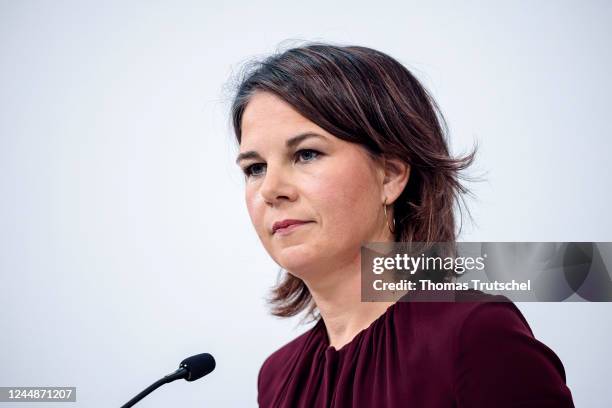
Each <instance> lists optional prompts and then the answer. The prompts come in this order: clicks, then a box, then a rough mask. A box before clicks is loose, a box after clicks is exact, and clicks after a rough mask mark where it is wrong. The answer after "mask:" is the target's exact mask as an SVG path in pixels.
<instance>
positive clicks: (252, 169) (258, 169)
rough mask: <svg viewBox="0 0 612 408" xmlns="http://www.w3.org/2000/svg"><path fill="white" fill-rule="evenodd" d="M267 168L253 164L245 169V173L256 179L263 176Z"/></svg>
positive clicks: (260, 164) (263, 165)
mask: <svg viewBox="0 0 612 408" xmlns="http://www.w3.org/2000/svg"><path fill="white" fill-rule="evenodd" d="M263 167H265V164H263V163H253V164H251V165H249V166H247V167H245V168H244V170H243V172H244V174H245V175H246V176H247V177H252V176H254V177H256V176H260V175H262V174H263V170H262V168H263Z"/></svg>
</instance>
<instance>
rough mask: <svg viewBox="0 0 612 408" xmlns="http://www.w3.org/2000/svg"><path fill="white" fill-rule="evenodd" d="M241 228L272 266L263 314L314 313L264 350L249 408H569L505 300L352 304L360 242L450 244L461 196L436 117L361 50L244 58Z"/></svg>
mask: <svg viewBox="0 0 612 408" xmlns="http://www.w3.org/2000/svg"><path fill="white" fill-rule="evenodd" d="M232 119H233V125H234V130H235V133H236V138H237V141H238V143H239V145H240V153H239V155H238V159H237V163H238V164H239V166H240V167H241V168H242V170H243V171H244V173H245V177H246V185H245V196H246V203H247V208H248V212H249V215H250V217H251V220H252V222H253V225H254V227H255V230H256V232H257V234H258V236H259V238H260V240H261V242H262V243H263V245H264V247H265V248H266V250H267V252H268V253H269V254H270V256H271V257H272V258H273V259H274V260H275V261H276V262H277V263H278V264H279V265H280V266H281V267H282V268H283V269H284V270H286V271H287V273H286V274H285V276H284V280H282V281H281V282H280V283H279V285H278V286H277V287H276V288H275V290H274V292H273V297H272V299H271V302H272V304H273V305H274V310H273V313H274V314H275V315H277V316H284V317H288V316H293V315H296V314H298V313H300V312H301V311H304V310H307V312H308V314H309V315H310V316H312V317H313V318H314V319H315V320H316V321H317V322H316V324H315V325H314V327H312V328H311V329H310V330H308V331H307V332H305V333H304V334H302V335H300V336H299V337H297V338H296V339H294V340H293V341H291V342H290V343H288V344H286V345H284V346H283V347H281V348H280V349H279V350H277V351H276V352H274V353H273V354H272V355H271V356H269V357H268V358H267V359H266V361H265V362H264V364H263V366H262V367H261V370H260V372H259V378H258V402H259V405H260V406H262V407H403V406H412V407H523V408H524V407H571V406H573V403H572V398H571V393H570V391H569V389H568V388H567V386H566V385H565V373H564V369H563V365H562V364H561V361H559V359H558V358H557V356H556V355H555V354H554V352H553V351H551V350H550V349H549V348H548V347H546V346H545V345H544V344H542V343H541V342H539V341H538V340H536V339H535V338H534V337H533V334H532V332H531V329H530V328H529V326H528V324H527V322H526V321H525V319H524V318H523V316H522V314H521V313H520V311H519V310H518V309H517V308H516V307H515V306H514V305H513V304H512V303H493V302H485V303H482V302H467V303H446V302H431V303H424V302H361V299H360V293H361V291H360V289H361V288H360V283H361V277H360V276H361V275H360V271H361V268H360V267H361V265H360V250H361V245H362V244H363V243H367V242H396V241H401V242H447V243H454V242H455V240H456V234H457V233H456V230H455V227H456V225H455V220H454V215H453V205H454V204H455V203H456V202H457V201H458V198H460V197H461V194H463V193H466V190H465V189H464V188H463V186H462V185H461V183H460V182H459V171H460V170H463V169H464V168H466V167H467V166H468V165H469V164H470V163H471V161H472V159H473V155H474V153H472V154H470V155H468V156H467V157H465V158H461V159H455V158H452V157H450V155H449V150H448V147H447V143H446V140H445V133H444V132H443V127H442V124H443V123H444V122H443V118H442V116H441V115H440V114H439V111H438V108H437V106H436V104H435V102H434V101H433V100H432V99H431V97H430V96H429V95H428V93H427V92H426V90H425V89H424V88H423V87H422V86H421V85H420V84H419V82H418V81H417V80H416V79H415V78H414V77H413V76H412V74H411V73H410V72H409V71H408V70H407V69H406V68H405V67H403V66H402V65H401V64H400V63H398V62H397V61H396V60H394V59H393V58H391V57H389V56H388V55H386V54H383V53H381V52H378V51H376V50H373V49H369V48H364V47H338V46H331V45H326V44H311V45H307V46H303V47H299V48H294V49H290V50H288V51H285V52H283V53H281V54H279V55H274V56H271V57H269V58H268V59H266V60H265V61H263V62H262V63H259V64H257V65H256V66H255V67H254V69H253V70H251V71H250V72H248V73H247V75H246V76H245V77H244V78H243V79H242V81H241V83H240V85H239V88H238V92H237V94H236V97H235V99H234V103H233V106H232Z"/></svg>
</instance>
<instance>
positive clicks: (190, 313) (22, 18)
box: [0, 0, 612, 408]
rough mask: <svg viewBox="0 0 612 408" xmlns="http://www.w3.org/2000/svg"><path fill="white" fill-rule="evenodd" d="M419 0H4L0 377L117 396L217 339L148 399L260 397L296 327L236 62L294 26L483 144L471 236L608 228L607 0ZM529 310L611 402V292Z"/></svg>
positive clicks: (576, 233)
mask: <svg viewBox="0 0 612 408" xmlns="http://www.w3.org/2000/svg"><path fill="white" fill-rule="evenodd" d="M424 3H425V2H408V1H401V2H396V3H393V2H386V1H376V2H363V3H359V2H355V1H336V2H332V1H318V0H311V1H308V2H287V1H285V2H262V1H258V2H254V1H233V2H227V3H225V4H224V3H223V2H216V3H212V2H204V1H200V2H195V1H194V2H178V1H172V2H171V1H166V2H161V1H160V2H150V1H147V2H145V1H143V2H136V1H129V2H125V1H116V2H99V1H73V2H66V1H64V2H61V1H9V0H3V1H0V274H1V275H0V323H1V326H0V327H1V328H0V342H1V343H0V344H1V346H2V347H1V348H0V386H36V385H44V386H76V387H77V389H78V391H77V398H78V402H77V403H76V404H72V405H70V406H78V407H88V408H89V407H109V406H119V405H121V404H123V403H124V402H126V401H127V400H128V399H130V398H131V397H132V396H133V395H135V394H136V393H138V392H139V391H140V390H142V389H143V388H145V387H146V386H147V385H149V384H150V383H152V382H154V381H155V380H157V379H158V378H160V377H161V376H163V375H165V374H167V373H169V372H171V371H174V369H175V368H176V367H177V365H178V363H179V362H180V360H182V359H183V358H184V357H187V356H189V355H192V354H196V353H201V352H209V353H212V354H213V355H214V356H215V357H216V359H217V369H216V370H215V371H214V372H213V373H212V374H210V375H209V376H208V377H205V378H204V379H202V380H199V381H198V382H195V383H187V382H185V381H180V382H175V383H172V384H170V385H166V386H164V387H163V388H162V389H160V390H157V391H156V392H155V393H153V394H152V395H150V396H149V397H147V398H146V399H145V400H144V401H142V402H141V403H139V405H138V406H142V407H167V406H185V407H196V406H202V407H221V406H223V407H247V406H255V405H256V402H255V400H256V392H257V391H256V378H257V373H258V370H259V367H260V365H261V363H262V361H263V360H264V358H265V357H266V356H267V355H269V354H270V353H271V352H272V351H274V350H275V349H277V348H278V347H280V346H281V345H282V344H284V343H286V342H287V341H289V340H290V339H292V338H294V337H295V336H297V334H299V333H301V332H302V331H304V330H305V329H307V328H308V327H307V326H306V327H305V326H298V320H297V319H293V320H288V321H281V320H278V319H276V318H273V317H271V316H270V315H269V314H268V312H267V309H266V306H265V302H264V297H265V295H266V293H267V291H268V289H269V288H270V286H271V285H272V284H273V283H274V282H275V279H276V276H277V273H278V266H277V265H276V264H274V262H273V261H272V260H271V259H270V258H269V257H268V255H267V253H266V252H265V250H264V249H263V247H262V246H261V244H260V243H259V240H258V238H257V236H256V235H255V233H254V231H253V229H252V226H251V224H250V220H249V218H248V214H247V212H246V207H245V205H244V198H243V180H242V176H241V174H240V172H239V171H238V168H237V167H236V166H235V165H234V163H233V161H234V158H235V154H236V151H237V150H236V146H235V142H234V139H233V135H232V134H231V132H230V128H229V120H228V107H229V101H230V99H231V95H232V94H231V91H232V88H231V85H232V81H231V78H232V75H233V74H235V73H236V72H237V71H238V70H239V69H240V67H241V65H242V63H243V62H245V61H246V60H248V59H250V58H253V57H257V56H264V55H267V54H269V53H270V52H273V51H274V50H275V49H277V47H279V46H280V47H284V48H286V46H287V45H291V44H293V43H292V42H291V41H290V42H287V41H285V40H287V39H289V40H294V39H297V40H321V41H331V42H335V43H340V44H356V45H365V46H370V47H373V48H377V49H379V50H381V51H384V52H387V53H389V54H390V55H392V56H393V57H395V58H397V59H398V60H400V61H401V62H402V63H404V64H405V65H406V66H408V67H409V68H410V69H411V70H412V71H413V72H414V74H415V75H416V76H417V77H418V78H419V79H420V80H421V81H422V82H423V83H424V84H425V85H426V86H427V87H428V88H429V89H430V90H431V91H432V93H433V95H434V97H435V98H436V100H437V101H438V102H439V104H440V106H441V108H442V111H443V112H444V114H445V115H446V117H447V119H448V121H449V124H450V130H451V139H452V148H453V151H454V152H455V153H457V154H459V153H463V152H465V151H467V150H469V149H470V147H471V146H472V145H473V143H475V142H478V143H479V145H480V153H479V156H478V162H477V164H476V165H475V167H474V169H473V172H472V174H476V173H478V174H482V173H486V179H487V181H486V182H483V183H478V184H470V185H469V186H470V187H471V188H472V189H473V190H474V192H475V193H476V195H477V197H478V198H477V200H471V201H469V204H470V209H471V211H472V214H473V216H474V220H475V223H473V224H470V223H468V224H466V225H465V226H464V230H463V232H462V235H461V237H460V238H461V240H466V241H486V240H491V241H612V234H611V233H610V231H611V227H612V217H611V216H610V213H609V209H610V208H611V207H612V198H611V195H610V182H609V179H608V177H609V176H610V174H612V164H611V160H610V151H611V149H610V139H609V138H610V121H609V106H610V104H609V95H610V94H612V89H611V88H612V86H611V85H612V81H610V77H609V74H610V72H612V63H611V62H612V60H611V48H610V46H609V40H610V38H612V33H611V31H612V30H611V28H610V27H611V26H610V24H609V23H610V21H612V7H611V5H610V3H609V2H606V1H582V2H578V1H541V2H527V1H525V2H493V3H492V2H487V1H471V2H462V3H458V2H452V1H448V2H427V4H428V7H424V6H423V4H424ZM298 44H299V43H298ZM466 221H467V220H466ZM519 308H520V309H521V310H522V311H523V312H524V314H525V316H526V317H527V319H528V321H529V322H530V324H531V327H532V328H533V330H534V332H535V334H536V336H537V337H538V338H539V339H540V340H541V341H543V342H544V343H546V344H547V345H548V346H549V347H551V348H552V349H553V350H554V351H555V352H556V353H557V354H558V355H559V357H560V358H561V360H562V361H563V363H564V366H565V369H566V372H567V383H568V385H569V387H570V389H571V390H572V393H573V395H574V399H575V403H576V406H579V407H609V406H612V396H611V392H610V390H609V374H610V367H609V365H610V362H611V361H612V352H611V351H610V340H611V339H612V319H611V318H610V312H611V311H612V305H611V304H609V303H608V304H593V303H591V304H587V303H557V304H525V303H522V304H520V305H519ZM0 405H2V407H10V406H15V407H21V406H22V405H19V404H7V403H4V404H0ZM45 406H54V407H55V406H56V405H55V404H44V403H40V404H37V407H40V408H43V407H45Z"/></svg>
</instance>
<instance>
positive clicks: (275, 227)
mask: <svg viewBox="0 0 612 408" xmlns="http://www.w3.org/2000/svg"><path fill="white" fill-rule="evenodd" d="M308 222H310V221H303V220H282V221H277V222H275V223H274V225H273V226H272V233H273V234H274V233H276V231H278V230H279V229H283V228H287V227H290V226H292V225H300V224H306V223H308Z"/></svg>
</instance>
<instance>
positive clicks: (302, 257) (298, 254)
mask: <svg viewBox="0 0 612 408" xmlns="http://www.w3.org/2000/svg"><path fill="white" fill-rule="evenodd" d="M274 259H275V260H276V262H277V263H278V264H279V265H280V266H282V267H283V269H285V270H287V271H289V272H291V274H293V275H296V276H299V275H301V274H302V272H306V271H308V270H310V269H312V268H314V267H316V264H317V261H318V260H319V259H320V256H317V254H316V253H315V252H314V251H313V250H312V249H311V248H309V247H308V246H307V245H304V244H299V245H292V246H289V247H285V248H280V249H278V250H276V254H275V257H274Z"/></svg>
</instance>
